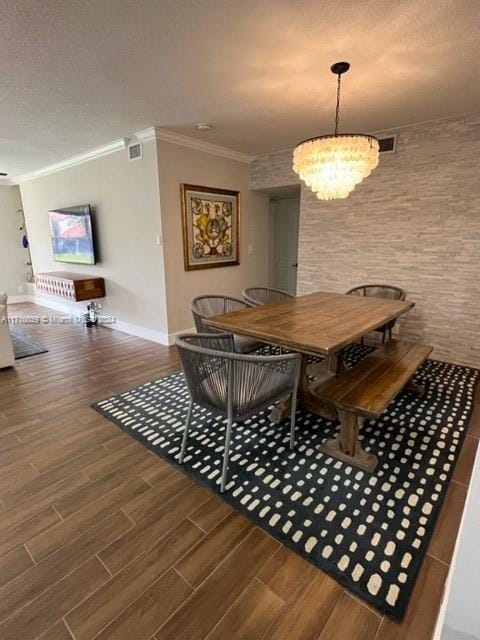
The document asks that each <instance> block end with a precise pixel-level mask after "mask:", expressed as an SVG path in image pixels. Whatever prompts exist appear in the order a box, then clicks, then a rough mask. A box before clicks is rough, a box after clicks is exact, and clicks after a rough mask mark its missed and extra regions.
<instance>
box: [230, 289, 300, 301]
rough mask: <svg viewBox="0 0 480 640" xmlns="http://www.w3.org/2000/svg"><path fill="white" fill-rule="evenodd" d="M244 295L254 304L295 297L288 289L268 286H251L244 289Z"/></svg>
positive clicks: (246, 299) (244, 297)
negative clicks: (282, 289) (283, 289)
mask: <svg viewBox="0 0 480 640" xmlns="http://www.w3.org/2000/svg"><path fill="white" fill-rule="evenodd" d="M242 296H243V299H244V300H245V301H246V302H249V303H250V304H254V305H259V304H269V303H270V302H282V301H283V300H289V299H290V298H293V297H294V296H292V295H291V294H290V293H287V292H286V291H281V290H280V289H269V288H268V287H249V288H248V289H244V290H243V292H242Z"/></svg>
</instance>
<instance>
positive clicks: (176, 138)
mask: <svg viewBox="0 0 480 640" xmlns="http://www.w3.org/2000/svg"><path fill="white" fill-rule="evenodd" d="M153 129H154V131H155V139H156V140H161V141H162V142H170V143H171V144H177V145H180V146H181V147H189V148H190V149H196V150H197V151H203V152H204V153H211V154H212V155H214V156H221V157H222V158H228V159H229V160H237V162H245V163H247V164H250V162H251V161H252V160H253V156H251V155H248V154H247V153H242V152H241V151H234V150H233V149H227V147H221V146H219V145H217V144H212V143H211V142H205V141H204V140H198V138H191V137H190V136H184V135H183V134H181V133H175V131H169V130H168V129H162V128H161V127H153ZM147 131H150V130H149V129H148V130H147Z"/></svg>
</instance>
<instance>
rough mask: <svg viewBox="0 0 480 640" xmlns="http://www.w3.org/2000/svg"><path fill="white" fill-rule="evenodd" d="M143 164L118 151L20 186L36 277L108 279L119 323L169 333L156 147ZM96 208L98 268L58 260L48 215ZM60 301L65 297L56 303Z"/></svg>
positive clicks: (108, 308) (148, 149)
mask: <svg viewBox="0 0 480 640" xmlns="http://www.w3.org/2000/svg"><path fill="white" fill-rule="evenodd" d="M143 155H144V157H143V159H142V160H139V161H135V162H128V160H127V156H126V152H123V151H117V152H115V153H112V154H110V155H106V156H103V157H100V158H95V159H94V160H91V161H89V162H84V163H83V164H80V165H77V166H73V167H71V168H68V169H64V170H62V171H58V172H56V173H52V174H49V175H46V176H43V177H39V178H36V179H33V180H30V181H28V182H24V183H23V184H21V185H20V189H21V194H22V200H23V206H24V210H25V216H26V220H27V227H28V231H29V237H30V244H31V252H32V261H33V266H34V270H35V272H36V273H41V272H48V271H70V272H72V273H86V274H92V275H98V276H103V277H104V278H105V282H106V291H107V295H106V298H105V300H104V301H103V307H104V311H105V312H106V313H107V314H111V315H114V316H115V317H116V318H117V320H119V321H120V322H123V323H128V324H130V325H133V327H142V328H146V329H148V330H151V331H154V332H159V335H160V334H164V335H166V334H167V333H168V326H167V315H166V304H165V300H166V294H165V281H164V273H163V255H162V249H161V247H159V246H157V245H156V243H155V239H156V237H157V236H158V235H161V233H162V230H161V218H160V202H159V190H158V167H157V155H156V144H155V142H154V141H152V142H148V143H145V144H144V148H143ZM79 204H91V205H92V207H93V211H94V215H95V226H96V230H97V234H96V236H97V248H98V253H99V261H98V264H96V265H94V266H88V265H75V264H72V265H66V264H62V263H57V262H54V260H53V256H52V249H51V243H50V232H49V226H48V211H49V210H50V209H56V208H61V207H69V206H73V205H79ZM58 300H60V299H58Z"/></svg>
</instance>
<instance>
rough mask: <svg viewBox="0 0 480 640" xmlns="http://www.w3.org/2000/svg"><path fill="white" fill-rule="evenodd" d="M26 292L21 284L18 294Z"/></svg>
mask: <svg viewBox="0 0 480 640" xmlns="http://www.w3.org/2000/svg"><path fill="white" fill-rule="evenodd" d="M24 292H25V290H24V288H23V287H22V285H21V284H19V285H18V287H17V293H24Z"/></svg>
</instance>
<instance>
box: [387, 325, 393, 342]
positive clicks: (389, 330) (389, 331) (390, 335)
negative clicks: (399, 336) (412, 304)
mask: <svg viewBox="0 0 480 640" xmlns="http://www.w3.org/2000/svg"><path fill="white" fill-rule="evenodd" d="M392 329H393V327H389V328H388V339H389V340H391V339H392Z"/></svg>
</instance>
